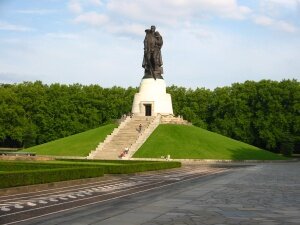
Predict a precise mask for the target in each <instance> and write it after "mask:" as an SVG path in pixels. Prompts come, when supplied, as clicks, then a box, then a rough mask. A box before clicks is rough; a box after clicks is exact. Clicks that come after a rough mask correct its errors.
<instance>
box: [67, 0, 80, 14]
mask: <svg viewBox="0 0 300 225" xmlns="http://www.w3.org/2000/svg"><path fill="white" fill-rule="evenodd" d="M68 8H69V10H70V11H71V12H73V13H81V12H82V7H81V4H80V2H79V1H77V0H71V1H70V2H69V4H68Z"/></svg>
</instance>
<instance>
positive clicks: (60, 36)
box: [45, 33, 78, 39]
mask: <svg viewBox="0 0 300 225" xmlns="http://www.w3.org/2000/svg"><path fill="white" fill-rule="evenodd" d="M45 36H46V37H49V38H58V39H77V38H78V35H76V34H72V33H47V34H46V35H45Z"/></svg>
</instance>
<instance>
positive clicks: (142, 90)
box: [131, 26, 173, 116]
mask: <svg viewBox="0 0 300 225" xmlns="http://www.w3.org/2000/svg"><path fill="white" fill-rule="evenodd" d="M145 32H146V36H145V39H144V57H143V63H142V67H143V68H144V70H145V72H144V76H143V78H142V81H141V84H140V87H139V92H138V93H136V94H135V96H134V100H133V105H132V111H131V112H132V113H133V114H134V115H137V116H156V115H157V114H161V115H173V107H172V100H171V95H170V94H168V93H166V82H165V80H164V78H163V77H162V74H163V67H162V66H163V61H162V54H161V48H162V45H163V38H162V36H161V35H160V33H159V32H158V31H156V27H155V26H151V28H150V29H146V30H145Z"/></svg>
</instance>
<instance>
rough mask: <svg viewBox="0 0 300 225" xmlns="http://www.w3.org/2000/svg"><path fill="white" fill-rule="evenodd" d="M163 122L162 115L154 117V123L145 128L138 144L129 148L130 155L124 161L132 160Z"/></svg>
mask: <svg viewBox="0 0 300 225" xmlns="http://www.w3.org/2000/svg"><path fill="white" fill-rule="evenodd" d="M160 121H161V115H158V116H156V117H154V119H153V120H152V122H151V123H150V124H149V125H148V127H146V128H145V130H144V131H143V132H142V133H141V134H140V135H139V137H138V138H137V140H136V142H135V143H133V144H132V145H131V147H130V148H129V151H128V154H126V155H125V157H123V159H130V158H131V157H132V156H133V155H134V153H135V152H136V151H137V150H138V149H139V148H140V147H141V146H142V145H143V144H144V142H145V141H146V140H147V139H148V137H149V136H150V135H151V134H152V132H153V131H154V130H155V129H156V128H157V127H158V125H159V124H160Z"/></svg>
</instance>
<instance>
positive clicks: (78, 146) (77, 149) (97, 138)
mask: <svg viewBox="0 0 300 225" xmlns="http://www.w3.org/2000/svg"><path fill="white" fill-rule="evenodd" d="M115 127H116V125H115V124H109V125H105V126H102V127H98V128H96V129H92V130H88V131H86V132H82V133H79V134H75V135H72V136H69V137H65V138H61V139H58V140H55V141H51V142H48V143H45V144H42V145H37V146H34V147H31V148H27V149H24V150H22V151H23V152H35V153H36V154H38V155H55V156H87V155H88V154H89V153H90V151H91V150H93V149H95V148H96V146H97V145H98V144H99V142H101V141H103V140H104V139H105V137H106V136H107V135H108V134H110V133H111V132H112V131H113V129H114V128H115ZM22 151H21V152H22Z"/></svg>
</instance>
